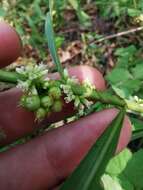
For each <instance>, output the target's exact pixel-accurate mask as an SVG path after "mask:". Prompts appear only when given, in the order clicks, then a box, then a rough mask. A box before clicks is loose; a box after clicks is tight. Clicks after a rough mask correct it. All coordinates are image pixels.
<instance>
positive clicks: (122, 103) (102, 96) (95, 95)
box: [0, 69, 143, 113]
mask: <svg viewBox="0 0 143 190" xmlns="http://www.w3.org/2000/svg"><path fill="white" fill-rule="evenodd" d="M18 80H23V81H24V80H26V79H25V77H24V76H23V75H20V74H18V73H16V72H10V71H4V70H2V69H0V82H8V83H13V84H17V82H18ZM78 89H79V91H80V90H81V92H82V93H83V87H82V86H81V88H80V85H78ZM86 98H89V99H91V100H94V101H100V102H102V103H106V104H111V105H115V106H119V107H125V108H126V109H127V110H131V111H133V112H137V113H143V106H141V105H140V104H139V103H138V102H134V101H129V100H123V99H121V98H120V97H119V96H117V95H111V94H110V93H108V92H106V91H96V90H94V91H93V92H92V93H91V94H89V95H87V96H86Z"/></svg>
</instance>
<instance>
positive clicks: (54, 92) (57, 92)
mask: <svg viewBox="0 0 143 190" xmlns="http://www.w3.org/2000/svg"><path fill="white" fill-rule="evenodd" d="M48 93H49V96H51V97H53V98H54V99H56V100H57V99H60V97H61V95H62V92H61V89H60V88H59V87H56V86H54V87H51V88H50V89H49V92H48Z"/></svg>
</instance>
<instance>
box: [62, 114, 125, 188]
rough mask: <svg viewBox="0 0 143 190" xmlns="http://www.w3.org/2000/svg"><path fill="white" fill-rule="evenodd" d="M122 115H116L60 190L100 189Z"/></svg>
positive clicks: (114, 147)
mask: <svg viewBox="0 0 143 190" xmlns="http://www.w3.org/2000/svg"><path fill="white" fill-rule="evenodd" d="M124 115H125V113H124V111H121V112H120V113H119V114H118V115H117V117H116V118H115V119H114V120H113V121H112V123H111V124H110V125H109V127H108V128H107V129H106V130H105V132H104V134H103V135H102V136H101V137H100V138H99V139H98V140H97V141H96V143H95V144H94V145H93V147H92V148H91V150H90V151H89V153H88V154H87V156H86V157H85V159H84V160H83V161H81V163H80V165H79V166H78V167H77V169H76V170H75V171H74V172H73V174H72V175H71V176H70V177H69V178H68V179H67V181H66V182H65V183H64V184H63V186H62V187H61V189H60V190H73V189H74V190H80V189H82V190H95V189H98V190H100V189H102V187H101V186H100V179H101V176H102V175H103V174H104V172H105V169H106V166H107V164H108V162H109V160H110V159H111V158H112V157H113V155H114V153H115V150H116V147H117V144H118V139H119V135H120V131H121V128H122V124H123V119H124ZM81 135H82V134H81Z"/></svg>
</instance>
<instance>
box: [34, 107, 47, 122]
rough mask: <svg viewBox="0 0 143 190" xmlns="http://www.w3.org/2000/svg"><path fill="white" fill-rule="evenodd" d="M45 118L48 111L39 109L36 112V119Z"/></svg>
mask: <svg viewBox="0 0 143 190" xmlns="http://www.w3.org/2000/svg"><path fill="white" fill-rule="evenodd" d="M45 116H46V110H45V109H44V108H39V109H38V110H37V111H36V119H37V120H41V119H44V117H45Z"/></svg>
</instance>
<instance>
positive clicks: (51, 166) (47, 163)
mask: <svg viewBox="0 0 143 190" xmlns="http://www.w3.org/2000/svg"><path fill="white" fill-rule="evenodd" d="M117 112H118V111H117V110H116V109H109V110H104V111H101V112H98V113H95V114H92V115H90V116H87V117H86V118H82V119H81V120H79V121H76V122H74V123H71V124H68V125H67V126H64V127H61V128H57V129H54V130H51V131H50V132H48V133H47V134H45V135H43V136H41V137H38V138H37V139H34V140H32V141H30V142H28V143H26V144H24V145H19V146H17V147H16V148H13V149H11V150H9V151H7V152H5V153H1V155H0V181H1V188H2V189H4V190H9V187H11V190H17V189H21V190H25V189H26V190H41V189H47V188H48V189H49V188H52V187H54V186H56V185H58V184H59V183H61V182H62V181H63V179H65V178H66V177H67V176H68V175H69V174H70V173H71V172H72V171H73V170H74V169H75V167H77V165H78V164H79V162H80V161H81V159H83V157H84V156H85V155H86V153H87V152H88V151H89V149H90V148H91V146H92V145H93V144H94V143H95V141H96V140H97V139H98V138H99V137H100V135H101V134H102V133H103V131H104V130H105V129H106V128H107V126H108V125H109V123H111V121H112V120H113V118H115V116H116V115H117ZM130 136H131V124H130V121H129V119H128V118H127V117H126V118H125V120H124V126H123V128H122V131H121V135H120V140H119V144H118V148H117V150H118V151H120V150H122V149H123V148H124V147H125V146H126V145H127V143H128V142H129V139H130ZM11 176H14V178H12V177H11Z"/></svg>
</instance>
